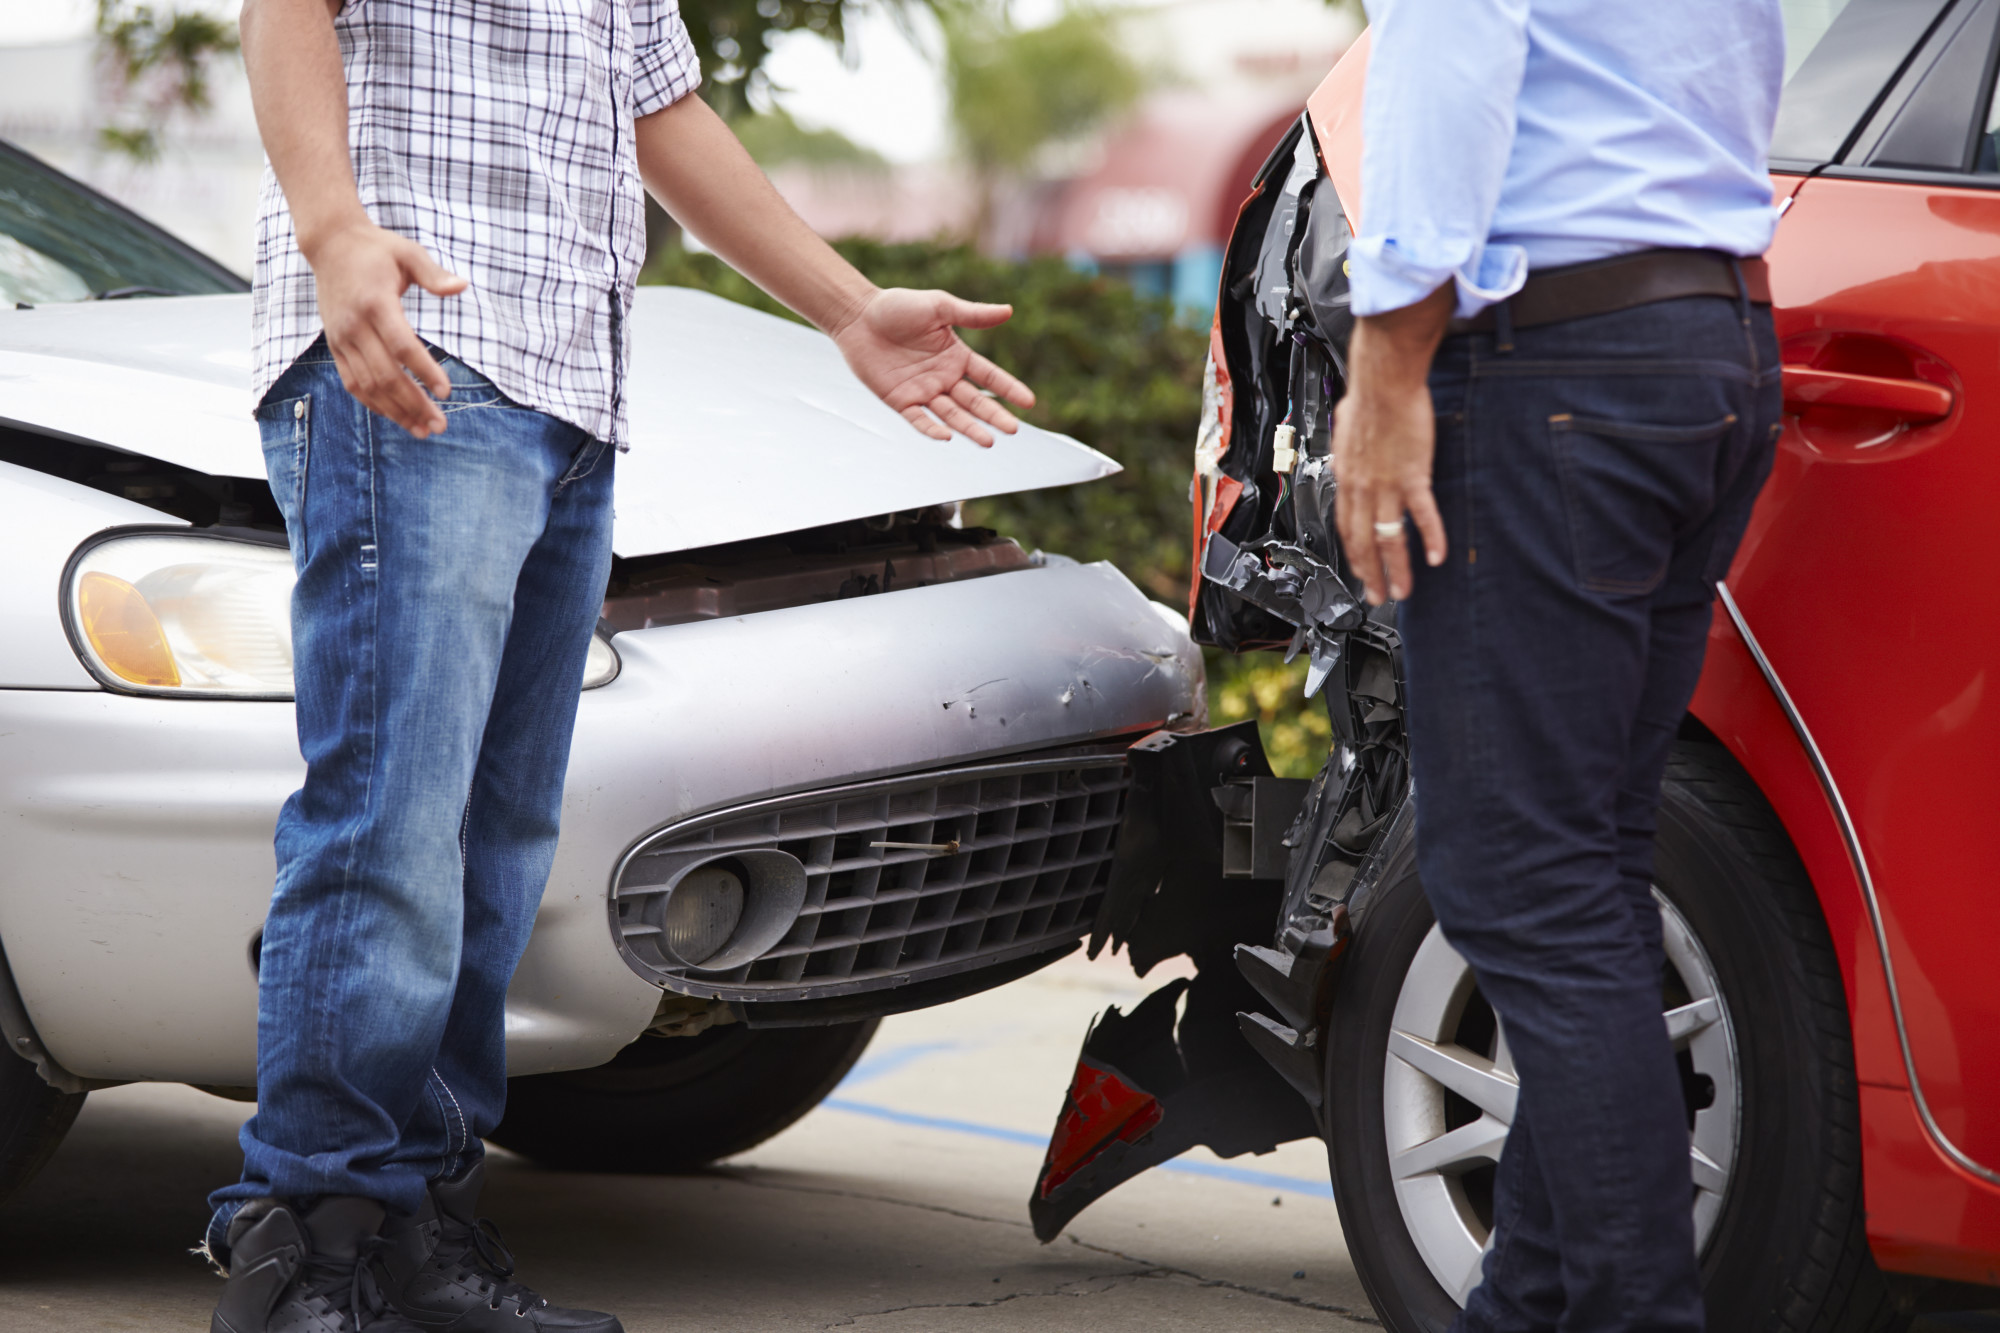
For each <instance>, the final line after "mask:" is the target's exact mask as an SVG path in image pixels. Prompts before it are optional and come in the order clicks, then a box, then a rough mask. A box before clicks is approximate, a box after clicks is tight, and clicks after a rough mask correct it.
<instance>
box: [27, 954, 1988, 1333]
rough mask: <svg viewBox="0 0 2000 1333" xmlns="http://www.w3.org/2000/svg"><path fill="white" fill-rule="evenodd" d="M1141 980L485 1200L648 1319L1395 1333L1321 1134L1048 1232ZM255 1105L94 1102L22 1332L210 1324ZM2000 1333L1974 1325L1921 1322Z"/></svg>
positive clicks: (523, 1181)
mask: <svg viewBox="0 0 2000 1333" xmlns="http://www.w3.org/2000/svg"><path fill="white" fill-rule="evenodd" d="M1171 975H1174V969H1173V966H1172V964H1167V965H1163V967H1162V968H1161V969H1156V970H1155V972H1154V974H1153V975H1152V976H1150V977H1148V978H1146V979H1145V980H1143V981H1141V980H1139V979H1138V978H1135V977H1133V976H1132V974H1131V972H1130V970H1129V969H1128V968H1126V967H1125V965H1124V964H1123V963H1122V962H1118V961H1113V960H1108V959H1107V960H1100V961H1099V962H1097V963H1089V962H1086V961H1084V960H1082V959H1081V958H1072V959H1068V960H1065V961H1064V962H1062V963H1059V964H1057V965H1056V966H1054V967H1052V968H1049V969H1047V970H1045V971H1043V972H1041V973H1038V974H1036V975H1035V976H1033V977H1030V978H1028V979H1026V980H1024V981H1020V982H1017V983H1015V984H1014V985H1012V986H1008V987H1004V988H1002V989H1000V990H998V991H993V992H989V993H987V994H985V995H980V996H975V997H973V998H972V999H969V1000H961V1001H959V1002H958V1003H956V1004H951V1005H946V1006H944V1007H942V1008H938V1009H931V1010H926V1011H924V1012H921V1013H915V1014H904V1015H900V1016H898V1017H895V1018H891V1019H889V1020H887V1021H886V1022H884V1023H883V1025H882V1029H881V1031H880V1032H879V1033H878V1034H877V1036H876V1038H875V1041H874V1044H873V1045H872V1046H871V1047H870V1048H869V1051H868V1053H867V1054H866V1055H865V1056H864V1057H863V1058H862V1061H861V1063H860V1064H858V1065H857V1066H856V1067H855V1069H854V1071H853V1073H851V1074H850V1075H849V1076H848V1078H847V1080H846V1082H844V1083H843V1084H842V1085H841V1087H840V1088H839V1090H838V1091H837V1092H836V1093H835V1094H834V1095H833V1097H831V1098H830V1099H829V1100H828V1101H827V1102H826V1103H824V1104H823V1105H822V1106H821V1107H820V1108H819V1109H818V1110H817V1111H815V1112H813V1113H812V1114H811V1115H809V1116H807V1117H806V1118H805V1119H804V1120H802V1121H800V1122H799V1123H798V1124H797V1125H795V1126H793V1127H792V1128H791V1129H790V1130H788V1131H787V1132H785V1133H784V1134H781V1135H779V1136H778V1137H777V1138H776V1139H773V1140H771V1141H770V1142H769V1143H766V1144H764V1145H763V1146H762V1147H759V1148H757V1149H754V1150H753V1151H751V1152H748V1153H745V1154H743V1155H742V1156H740V1157H736V1158H733V1159H731V1160H730V1161H728V1162H725V1163H723V1164H721V1165H719V1166H717V1167H715V1168H713V1169H712V1170H710V1171H708V1172H706V1173H703V1174H700V1175H693V1176H679V1177H660V1176H612V1175H575V1174H568V1173H563V1172H556V1171H545V1170H541V1169H540V1168H537V1167H535V1166H533V1165H531V1164H530V1163H528V1162H526V1161H524V1160H522V1159H520V1158H518V1157H515V1156H513V1155H512V1154H509V1153H507V1152H505V1151H503V1150H500V1149H494V1150H493V1151H492V1154H491V1156H490V1158H489V1163H490V1165H489V1184H488V1186H487V1197H486V1200H485V1203H486V1211H487V1212H488V1213H490V1214H491V1215H492V1216H493V1217H494V1219H495V1220H496V1221H497V1222H498V1223H499V1225H500V1227H501V1229H502V1230H503V1232H504V1233H505V1234H506V1237H507V1240H508V1242H509V1244H510V1245H511V1246H512V1248H513V1249H514V1251H515V1253H516V1255H517V1256H518V1258H519V1259H520V1261H521V1265H522V1276H523V1277H524V1278H525V1279H527V1280H528V1281H530V1282H532V1283H534V1284H535V1285H536V1286H538V1287H539V1288H541V1289H542V1290H543V1291H545V1292H546V1293H548V1294H549V1295H551V1296H553V1297H555V1298H556V1299H558V1300H560V1301H563V1302H565V1303H569V1304H575V1305H589V1306H595V1307H596V1308H600V1309H609V1310H613V1311H616V1312H617V1313H618V1315H619V1316H620V1317H621V1318H622V1319H623V1320H624V1323H625V1327H626V1328H627V1329H628V1330H630V1333H752V1331H753V1330H756V1331H759V1333H763V1331H771V1333H794V1331H796V1333H807V1331H808V1330H821V1329H847V1330H856V1331H857V1333H960V1331H965V1333H1009V1331H1011V1330H1048V1329H1056V1328H1087V1329H1090V1330H1092V1331H1093V1333H1126V1331H1127V1330H1130V1331H1131V1333H1140V1331H1141V1330H1143V1331H1144V1333H1179V1331H1181V1330H1187V1331H1188V1333H1194V1331H1195V1330H1224V1329H1228V1330H1234V1329H1240V1328H1244V1327H1255V1328H1256V1329H1258V1330H1259V1333H1292V1331H1293V1330H1301V1331H1303V1330H1313V1331H1314V1333H1341V1330H1347V1329H1361V1328H1374V1327H1378V1325H1377V1324H1376V1321H1375V1320H1374V1318H1373V1317H1372V1316H1371V1315H1370V1313H1369V1310H1368V1302H1367V1298H1366V1297H1365V1296H1364V1295H1363V1294H1362V1291H1361V1286H1360V1283H1359V1282H1358V1281H1356V1279H1355V1276H1354V1270H1353V1267H1352V1266H1351V1264H1350V1263H1349V1261H1348V1258H1347V1252H1346V1249H1345V1247H1344V1246H1343V1244H1342V1242H1341V1236H1340V1223H1339V1220H1338V1218H1337V1216H1336V1214H1335V1212H1334V1207H1333V1197H1332V1193H1331V1191H1330V1190H1329V1188H1328V1186H1327V1178H1326V1159H1325V1157H1324V1155H1323V1153H1322V1152H1321V1150H1320V1148H1319V1145H1318V1144H1317V1143H1311V1142H1306V1143H1295V1144H1289V1145H1287V1146H1285V1147H1283V1148H1280V1149H1279V1150H1278V1151H1277V1152H1275V1153H1271V1154H1269V1155H1268V1156H1264V1157H1245V1158H1238V1159H1234V1160H1231V1161H1224V1160H1222V1159H1220V1158H1217V1157H1215V1156H1213V1155H1212V1154H1209V1153H1207V1152H1205V1151H1202V1150H1196V1151H1195V1152H1193V1153H1190V1154H1188V1155H1187V1156H1185V1157H1183V1158H1181V1159H1179V1160H1177V1161H1175V1162H1173V1163H1170V1164H1169V1165H1168V1166H1166V1167H1163V1168H1161V1169H1159V1170H1156V1171H1154V1172H1152V1173H1150V1174H1149V1175H1147V1176H1143V1177H1141V1178H1140V1179H1138V1180H1135V1181H1133V1182H1131V1183H1129V1184H1127V1185H1125V1186H1124V1187H1122V1188H1120V1189H1119V1190H1117V1191H1115V1192H1113V1193H1112V1194H1111V1195H1110V1196H1108V1197H1107V1198H1105V1199H1103V1200H1101V1201H1100V1202H1099V1203H1097V1204H1096V1205H1094V1206H1093V1207H1092V1208H1090V1209H1089V1210H1088V1211H1087V1212H1085V1213H1084V1214H1083V1215H1082V1216H1081V1217H1080V1218H1078V1219H1077V1220H1076V1221H1075V1222H1074V1223H1072V1224H1071V1226H1070V1228H1069V1231H1068V1232H1067V1234H1065V1235H1064V1236H1063V1237H1061V1238H1060V1239H1058V1240H1057V1241H1056V1242H1055V1243H1054V1244H1052V1245H1047V1246H1044V1245H1040V1244H1038V1243H1037V1242H1036V1241H1035V1238H1034V1236H1033V1234H1032V1233H1031V1232H1030V1231H1029V1228H1028V1216H1027V1197H1028V1191H1029V1189H1030V1188H1031V1187H1032V1186H1033V1184H1034V1180H1035V1172H1036V1168H1037V1167H1038V1166H1039V1165H1040V1163H1041V1155H1042V1149H1043V1147H1044V1145H1045V1144H1046V1142H1047V1138H1048V1131H1049V1128H1050V1125H1051V1123H1052V1122H1053V1120H1054V1118H1055V1114H1056V1108H1057V1105H1058V1102H1059V1100H1060V1097H1061V1093H1062V1089H1063V1088H1064V1086H1065V1085H1066V1084H1067V1081H1068V1078H1069V1075H1070V1071H1071V1068H1072V1065H1073V1062H1074V1060H1075V1057H1076V1049H1077V1046H1078V1045H1079V1044H1080V1043H1081V1042H1082V1040H1083V1033H1084V1029H1085V1027H1086V1026H1087V1025H1088V1023H1089V1021H1090V1019H1091V1018H1092V1017H1093V1016H1094V1015H1095V1014H1096V1013H1098V1012H1099V1011H1100V1010H1101V1009H1102V1008H1103V1007H1104V1006H1105V1005H1107V1004H1111V1003H1119V1004H1122V1005H1125V1006H1126V1007H1128V1008H1129V1007H1130V1004H1131V1003H1132V1002H1134V1001H1136V1000H1138V999H1139V998H1141V997H1142V996H1144V995H1145V994H1146V993H1147V992H1148V991H1150V990H1151V989H1152V988H1153V987H1154V986H1155V985H1158V984H1160V982H1162V981H1163V980H1164V979H1165V978H1166V977H1168V976H1171ZM249 1110H250V1108H249V1107H247V1106H245V1105H242V1104H240V1103H236V1102H228V1101H222V1100H219V1099H217V1098H214V1097H211V1096H209V1095H207V1094H206V1093H202V1092H197V1091H195V1090H194V1089H192V1088H186V1087H181V1086H178V1085H172V1084H149V1085H135V1086H131V1087H124V1088H113V1089H110V1090H107V1091H104V1092H99V1093H94V1094H92V1096H91V1098H90V1101H89V1102H88V1103H87V1104H86V1105H85V1107H84V1110H83V1114H82V1115H81V1116H80V1117H78V1119H77V1123H76V1127H75V1129H74V1130H72V1131H71V1134H70V1137H69V1139H68V1140H67V1141H66V1142H65V1143H64V1145H63V1147H62V1149H61V1151H60V1152H59V1153H58V1154H57V1155H56V1158H55V1160H54V1161H53V1162H51V1163H50V1165H49V1166H48V1168H47V1169H46V1170H44V1171H43V1173H42V1174H41V1176H40V1177H38V1178H37V1179H36V1180H35V1182H34V1183H33V1184H32V1185H30V1186H29V1187H28V1188H27V1189H26V1190H24V1191H23V1192H22V1193H21V1194H20V1195H19V1196H18V1197H16V1198H15V1199H14V1200H12V1201H11V1202H10V1203H8V1204H7V1206H6V1207H5V1208H3V1209H0V1333H16V1330H36V1331H37V1333H40V1331H41V1330H50V1329H61V1330H71V1329H77V1330H96V1329H106V1330H110V1329H147V1330H156V1329H186V1330H190V1331H192V1330H200V1329H206V1328H207V1327H208V1311H209V1308H210V1306H211V1305H212V1304H213V1302H214V1300H215V1293H216V1291H217V1289H218V1286H219V1280H218V1279H217V1278H215V1277H214V1276H213V1275H211V1274H210V1272H209V1270H208V1268H207V1266H206V1264H205V1263H204V1262H203V1261H202V1260H201V1259H199V1258H197V1257H196V1256H195V1255H194V1254H193V1253H192V1248H191V1247H192V1246H193V1245H194V1244H195V1242H196V1241H197V1240H198V1239H199V1237H200V1232H201V1227H202V1223H203V1221H204V1220H205V1213H204V1209H203V1206H202V1202H201V1200H202V1196H203V1195H204V1194H205V1193H206V1192H207V1191H208V1189H210V1188H211V1187H212V1186H213V1185H215V1184H216V1183H217V1182H219V1181H223V1180H228V1179H232V1178H234V1176H235V1174H236V1171H237V1168H238V1166H239V1165H240V1162H241V1159H240V1157H239V1155H238V1153H237V1149H236V1130H237V1127H238V1126H239V1125H240V1124H241V1123H242V1122H243V1120H244V1118H245V1117H246V1116H247V1115H248V1113H249ZM1973 1330H1980V1331H1982V1333H2000V1319H1996V1318H1994V1317H1992V1316H1984V1315H1965V1316H1954V1317H1951V1318H1949V1319H1948V1320H1943V1321H1937V1322H1927V1323H1925V1324H1923V1325H1920V1326H1919V1330H1914V1331H1913V1333H1948V1331H1949V1333H1972V1331H1973Z"/></svg>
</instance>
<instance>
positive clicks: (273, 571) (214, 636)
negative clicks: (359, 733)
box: [63, 533, 294, 699]
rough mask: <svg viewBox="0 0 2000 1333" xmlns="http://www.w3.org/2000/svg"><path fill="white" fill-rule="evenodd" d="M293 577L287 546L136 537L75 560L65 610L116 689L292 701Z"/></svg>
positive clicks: (82, 652)
mask: <svg viewBox="0 0 2000 1333" xmlns="http://www.w3.org/2000/svg"><path fill="white" fill-rule="evenodd" d="M293 581H294V576H293V573H292V557H291V553H290V552H288V551H287V550H286V549H285V548H284V547H282V546H265V545H262V544H261V543H258V542H252V541H241V540H236V539H232V538H226V537H221V538H219V537H198V536H192V535H185V534H180V533H133V534H131V535H128V536H117V537H111V538H109V539H107V540H104V541H100V542H97V543H96V544H94V545H92V546H89V547H86V548H85V549H84V550H83V551H82V552H81V553H79V554H78V556H77V557H76V558H75V559H73V560H72V561H70V567H69V573H68V575H67V586H66V587H65V588H64V589H63V612H64V617H65V619H66V620H67V621H68V624H69V631H70V640H71V642H72V643H74V644H75V645H76V650H77V654H78V656H80V657H82V658H83V662H84V665H85V666H87V667H89V668H90V672H91V674H92V675H94V676H96V677H97V678H98V679H99V680H100V681H102V682H103V683H104V684H106V685H108V686H110V687H111V688H112V689H115V690H126V691H133V692H138V693H144V694H178V695H206V696H209V697H218V696H220V697H231V698H238V699H244V698H249V699H286V698H290V697H291V693H292V619H291V603H292V583H293Z"/></svg>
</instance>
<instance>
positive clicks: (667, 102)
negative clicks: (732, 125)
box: [632, 0, 701, 118]
mask: <svg viewBox="0 0 2000 1333" xmlns="http://www.w3.org/2000/svg"><path fill="white" fill-rule="evenodd" d="M699 87H701V58H700V57H699V56H697V55H696V54H695V53H694V40H693V39H692V38H690V37H689V36H688V30H687V21H686V20H685V19H683V18H682V17H681V6H680V0H635V3H634V4H633V6H632V115H633V116H634V117H635V118H636V117H639V116H649V115H651V114H652V113H653V112H655V111H660V110H664V109H665V108H667V107H669V106H672V105H673V104H674V103H675V102H678V101H680V100H681V99H682V98H683V97H686V96H687V95H688V94H689V93H691V92H693V91H694V90H695V89H697V88H699Z"/></svg>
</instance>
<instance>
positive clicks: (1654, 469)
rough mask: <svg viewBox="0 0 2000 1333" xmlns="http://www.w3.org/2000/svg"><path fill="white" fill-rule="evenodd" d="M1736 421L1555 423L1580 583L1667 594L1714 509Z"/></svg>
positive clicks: (1561, 416)
mask: <svg viewBox="0 0 2000 1333" xmlns="http://www.w3.org/2000/svg"><path fill="white" fill-rule="evenodd" d="M1736 420H1737V418H1736V414H1735V413H1733V412H1732V413H1729V414H1727V415H1725V416H1722V417H1718V418H1717V419H1715V420H1713V421H1705V422H1699V423H1697V424H1694V425H1687V426H1681V425H1655V424H1652V423H1647V422H1636V421H1611V420H1606V419H1602V418H1597V417H1583V416H1577V415H1574V414H1572V413H1569V412H1562V413H1558V414H1556V415H1555V416H1552V417H1550V418H1549V435H1550V439H1551V442H1552V443H1553V445H1554V449H1555V456H1556V466H1557V470H1558V473H1559V474H1560V477H1561V481H1562V493H1563V508H1564V510H1565V511H1566V513H1567V514H1568V517H1569V540H1570V554H1571V559H1572V561H1573V562H1574V568H1575V571H1576V579H1577V582H1578V584H1579V585H1580V586H1582V587H1583V588H1584V590H1585V591H1588V592H1598V593H1614V594H1645V593H1650V592H1652V591H1653V590H1654V589H1656V588H1658V587H1659V586H1660V581H1661V580H1662V579H1664V578H1665V577H1666V575H1667V569H1668V566H1669V565H1670V564H1671V563H1672V561H1673V557H1674V551H1675V543H1676V541H1677V539H1678V538H1679V536H1680V534H1682V533H1684V532H1686V531H1688V530H1689V529H1691V528H1693V527H1695V526H1696V525H1698V524H1700V523H1701V522H1702V520H1703V519H1705V518H1706V517H1707V516H1708V513H1709V511H1710V510H1711V509H1712V508H1713V507H1714V505H1715V500H1716V495H1715V473H1716V451H1717V449H1718V448H1719V447H1720V445H1721V442H1722V440H1723V439H1724V437H1725V436H1727V435H1728V433H1729V432H1730V431H1731V430H1732V429H1734V428H1735V426H1736Z"/></svg>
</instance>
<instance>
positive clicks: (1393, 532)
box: [1375, 518, 1403, 541]
mask: <svg viewBox="0 0 2000 1333" xmlns="http://www.w3.org/2000/svg"><path fill="white" fill-rule="evenodd" d="M1375 535H1376V536H1377V537H1380V538H1382V539H1384V540H1385V541H1386V540H1387V539H1388V538H1390V537H1400V536H1402V535H1403V520H1402V519H1400V518H1399V519H1397V520H1396V521H1395V522H1393V523H1377V524H1376V525H1375Z"/></svg>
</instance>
